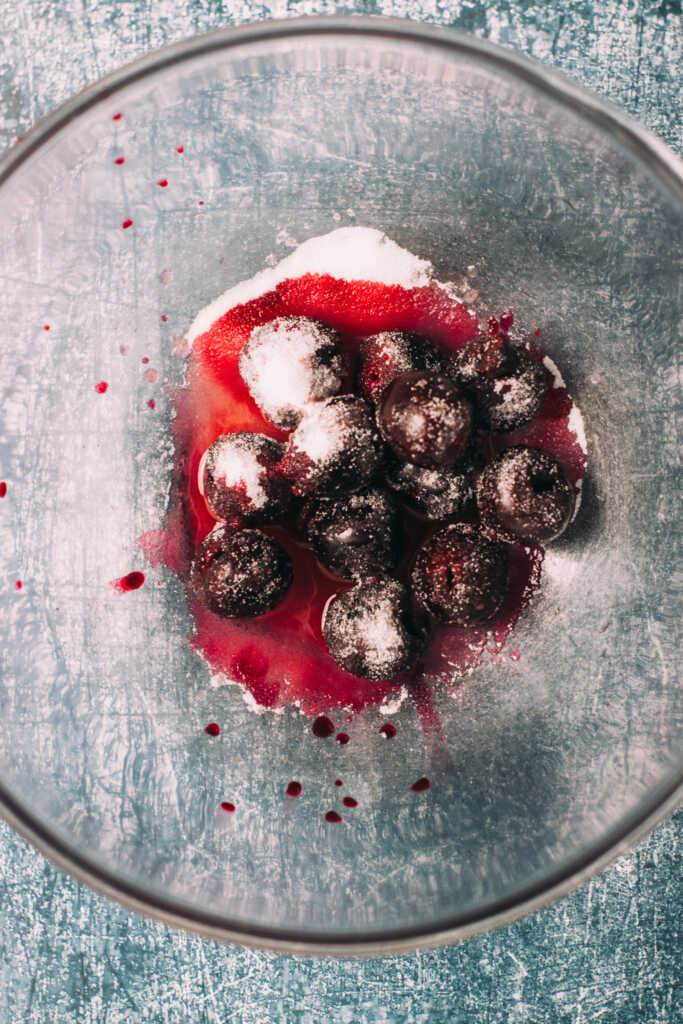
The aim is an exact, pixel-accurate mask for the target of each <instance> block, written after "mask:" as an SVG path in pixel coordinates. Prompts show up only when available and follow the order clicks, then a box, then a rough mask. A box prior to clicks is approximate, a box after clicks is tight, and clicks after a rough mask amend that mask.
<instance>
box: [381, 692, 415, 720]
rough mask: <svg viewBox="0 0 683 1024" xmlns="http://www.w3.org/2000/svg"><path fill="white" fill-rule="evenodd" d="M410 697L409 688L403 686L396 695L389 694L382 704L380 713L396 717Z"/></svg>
mask: <svg viewBox="0 0 683 1024" xmlns="http://www.w3.org/2000/svg"><path fill="white" fill-rule="evenodd" d="M407 697H408V688H407V687H406V686H402V687H401V689H400V690H399V691H398V693H396V694H393V693H392V694H388V695H387V696H386V697H385V698H384V700H383V701H382V703H381V704H380V706H379V708H378V711H379V713H380V715H395V714H396V713H397V712H398V711H400V709H401V705H402V704H403V702H404V700H406V699H407Z"/></svg>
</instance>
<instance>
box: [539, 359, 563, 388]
mask: <svg viewBox="0 0 683 1024" xmlns="http://www.w3.org/2000/svg"><path fill="white" fill-rule="evenodd" d="M543 365H544V366H545V368H546V370H549V371H550V374H551V376H552V378H553V388H564V387H566V386H567V385H566V384H565V382H564V378H563V376H562V374H561V373H560V371H559V370H558V368H557V364H556V363H555V362H553V360H552V359H551V358H550V356H543Z"/></svg>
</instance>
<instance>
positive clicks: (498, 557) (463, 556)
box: [411, 523, 508, 626]
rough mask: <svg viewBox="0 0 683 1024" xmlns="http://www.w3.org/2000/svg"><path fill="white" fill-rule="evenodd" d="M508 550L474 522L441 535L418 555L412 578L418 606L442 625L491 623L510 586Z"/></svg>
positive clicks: (426, 542) (429, 540) (457, 526)
mask: <svg viewBox="0 0 683 1024" xmlns="http://www.w3.org/2000/svg"><path fill="white" fill-rule="evenodd" d="M507 572H508V564H507V554H506V552H505V549H504V548H503V547H502V546H501V545H499V544H496V543H495V542H493V541H490V540H487V539H486V538H484V537H482V536H481V535H480V533H479V531H478V530H477V529H476V528H475V527H474V526H472V525H471V524H469V523H457V524H455V525H453V526H447V527H445V529H443V530H439V532H438V533H435V534H434V535H433V536H432V537H430V538H429V539H428V540H427V541H425V543H424V544H423V545H422V546H421V547H420V549H419V550H418V553H417V556H416V559H415V565H414V567H413V571H412V574H411V584H412V589H413V596H414V598H415V600H416V601H417V604H418V606H419V607H420V608H422V609H423V610H424V611H425V612H427V613H428V614H430V615H432V616H433V617H434V618H435V619H436V620H437V621H439V622H444V623H455V624H458V625H463V626H465V625H470V624H475V623H480V622H486V620H487V619H490V618H491V617H492V616H493V615H494V614H495V612H496V611H497V610H498V608H499V607H500V605H501V603H502V601H503V598H504V596H505V590H506V584H507Z"/></svg>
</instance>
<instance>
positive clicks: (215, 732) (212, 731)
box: [204, 722, 221, 736]
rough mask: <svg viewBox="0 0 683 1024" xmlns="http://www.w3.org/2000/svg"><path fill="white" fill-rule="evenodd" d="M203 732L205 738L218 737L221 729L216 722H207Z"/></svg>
mask: <svg viewBox="0 0 683 1024" xmlns="http://www.w3.org/2000/svg"><path fill="white" fill-rule="evenodd" d="M204 732H205V733H206V734H207V736H220V734H221V727H220V725H219V724H218V722H209V724H208V725H207V726H205V728H204Z"/></svg>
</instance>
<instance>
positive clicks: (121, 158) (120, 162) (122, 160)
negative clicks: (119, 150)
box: [114, 156, 126, 167]
mask: <svg viewBox="0 0 683 1024" xmlns="http://www.w3.org/2000/svg"><path fill="white" fill-rule="evenodd" d="M125 162H126V158H125V156H117V158H116V160H114V163H115V164H116V165H117V166H118V167H121V166H122V165H123V164H125Z"/></svg>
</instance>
